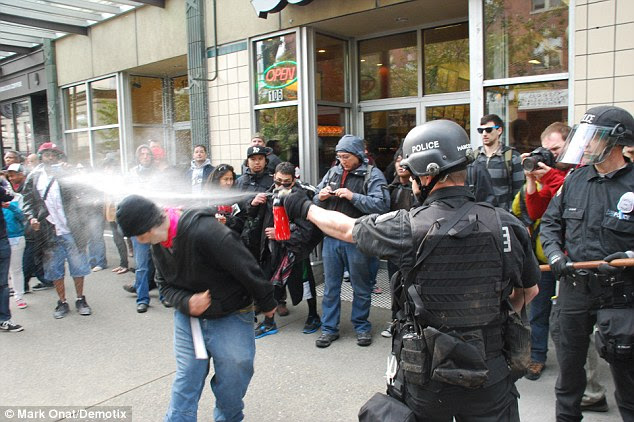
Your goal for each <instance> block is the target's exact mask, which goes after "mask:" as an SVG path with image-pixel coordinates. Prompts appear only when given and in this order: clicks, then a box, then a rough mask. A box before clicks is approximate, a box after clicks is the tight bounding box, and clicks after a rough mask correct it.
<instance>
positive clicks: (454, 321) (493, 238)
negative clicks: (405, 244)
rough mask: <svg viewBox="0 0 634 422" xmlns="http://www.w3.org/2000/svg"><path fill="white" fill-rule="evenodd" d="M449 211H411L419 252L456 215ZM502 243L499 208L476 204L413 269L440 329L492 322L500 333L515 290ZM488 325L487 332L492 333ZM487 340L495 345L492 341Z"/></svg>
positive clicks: (432, 208) (483, 325) (432, 319)
mask: <svg viewBox="0 0 634 422" xmlns="http://www.w3.org/2000/svg"><path fill="white" fill-rule="evenodd" d="M454 212H455V210H454ZM450 213H451V209H447V208H446V207H442V206H440V205H438V204H432V205H431V206H429V207H427V208H424V209H419V210H416V211H413V212H412V214H411V222H412V234H413V236H414V241H415V243H414V244H417V245H421V246H420V248H419V251H418V254H417V255H418V256H422V253H423V252H425V247H426V245H429V244H430V243H432V242H431V240H432V239H433V238H434V236H435V235H436V233H438V231H439V228H440V227H441V226H442V224H443V222H447V220H448V219H450V218H451V214H450ZM502 248H503V246H502V227H501V223H500V221H499V218H498V216H497V214H496V211H495V208H494V207H493V206H491V205H489V204H484V203H478V204H474V205H473V208H471V210H470V211H469V212H468V213H467V214H466V215H465V216H464V217H463V218H462V219H460V220H459V221H458V223H456V224H455V225H454V226H453V228H451V229H450V230H449V232H448V233H447V234H446V235H444V236H443V237H442V238H441V239H440V241H439V242H438V243H437V244H436V247H435V248H434V250H433V251H429V255H428V256H427V257H426V258H425V259H424V260H423V262H422V263H421V265H419V266H418V267H417V268H416V269H415V270H414V271H415V276H414V277H413V280H414V281H413V283H414V286H415V288H416V291H417V292H418V294H419V295H420V298H421V299H422V303H423V306H424V309H425V311H426V314H427V315H428V316H429V317H430V318H429V319H430V320H429V321H426V322H427V323H428V325H430V326H432V327H434V328H437V329H440V330H444V329H454V330H460V329H473V328H483V329H484V328H486V327H489V328H493V330H492V331H493V333H498V334H497V335H495V337H498V336H499V335H500V334H499V333H500V325H501V323H502V322H503V319H504V318H503V312H502V302H503V300H506V298H507V297H508V294H509V291H510V286H509V283H508V281H505V280H504V267H503V251H502ZM484 331H485V337H489V336H490V335H491V334H493V333H486V331H491V330H484ZM498 338H499V337H498ZM498 342H499V340H497V339H496V341H494V343H498ZM488 346H489V347H487V349H488V350H487V351H490V350H491V346H493V345H492V344H489V345H488ZM500 346H501V345H500ZM493 348H494V349H497V345H496V346H494V347H493Z"/></svg>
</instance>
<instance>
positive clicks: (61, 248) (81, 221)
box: [23, 142, 96, 319]
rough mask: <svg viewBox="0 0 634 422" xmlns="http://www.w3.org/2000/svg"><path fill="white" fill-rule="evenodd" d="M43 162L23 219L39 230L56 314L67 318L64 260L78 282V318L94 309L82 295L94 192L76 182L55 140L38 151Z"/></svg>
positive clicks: (27, 194)
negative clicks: (56, 296) (54, 298)
mask: <svg viewBox="0 0 634 422" xmlns="http://www.w3.org/2000/svg"><path fill="white" fill-rule="evenodd" d="M38 154H39V155H40V160H41V161H42V162H41V164H40V165H38V166H37V167H36V168H35V169H34V170H33V171H32V172H31V173H30V174H29V177H28V178H27V179H26V184H25V186H24V209H23V211H24V215H25V217H26V219H27V221H28V222H29V225H30V226H31V228H32V229H33V230H35V231H38V232H39V236H40V239H41V242H42V245H43V248H44V277H45V278H46V279H47V280H53V283H54V284H55V289H56V290H57V295H58V296H59V300H58V301H57V306H56V307H55V311H54V313H53V316H54V317H55V318H56V319H60V318H64V317H65V316H66V315H67V314H68V313H69V312H70V307H69V305H68V303H67V302H66V290H65V288H64V272H65V270H64V262H65V261H67V262H68V271H69V273H70V275H71V277H73V281H74V282H75V291H76V293H77V300H76V301H75V307H76V308H77V312H79V314H80V315H84V316H87V315H90V314H91V313H92V310H91V309H90V306H88V303H87V302H86V298H85V296H84V277H85V276H87V275H88V274H90V266H89V265H88V257H87V256H86V247H87V245H88V239H89V233H88V231H87V230H86V227H89V222H88V217H89V215H90V213H89V212H88V211H87V208H88V207H90V206H91V198H96V196H95V191H94V190H92V189H91V188H89V187H88V186H87V185H83V184H79V183H72V182H70V181H68V178H67V177H68V176H70V175H72V172H70V171H69V168H68V166H66V165H64V164H63V163H61V162H60V160H61V158H62V157H63V155H64V153H63V152H62V151H61V150H60V149H58V148H57V145H55V144H54V143H52V142H45V143H43V144H42V145H40V148H39V149H38Z"/></svg>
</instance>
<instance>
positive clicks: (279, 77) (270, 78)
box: [262, 60, 297, 89]
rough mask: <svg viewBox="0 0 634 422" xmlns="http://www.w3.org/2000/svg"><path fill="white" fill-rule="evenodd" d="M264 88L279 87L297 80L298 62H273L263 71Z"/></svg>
mask: <svg viewBox="0 0 634 422" xmlns="http://www.w3.org/2000/svg"><path fill="white" fill-rule="evenodd" d="M262 75H263V76H264V78H263V82H264V83H263V84H262V86H263V87H264V88H268V89H279V88H285V87H287V86H289V85H293V84H294V83H295V82H297V62H294V61H292V60H283V61H281V62H277V63H273V64H272V65H271V66H269V67H267V68H266V69H264V72H262Z"/></svg>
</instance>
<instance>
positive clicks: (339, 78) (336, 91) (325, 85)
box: [315, 34, 346, 103]
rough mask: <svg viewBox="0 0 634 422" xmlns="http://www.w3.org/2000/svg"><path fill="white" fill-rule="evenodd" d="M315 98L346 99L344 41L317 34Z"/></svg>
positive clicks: (328, 99)
mask: <svg viewBox="0 0 634 422" xmlns="http://www.w3.org/2000/svg"><path fill="white" fill-rule="evenodd" d="M315 47H316V50H317V53H316V55H315V62H316V63H315V64H316V71H315V72H316V73H315V98H316V99H317V101H319V100H323V101H335V102H340V103H343V102H345V101H346V88H345V76H346V75H345V65H344V60H345V56H346V54H345V53H346V42H345V41H343V40H339V39H337V38H332V37H328V36H326V35H321V34H317V35H316V36H315Z"/></svg>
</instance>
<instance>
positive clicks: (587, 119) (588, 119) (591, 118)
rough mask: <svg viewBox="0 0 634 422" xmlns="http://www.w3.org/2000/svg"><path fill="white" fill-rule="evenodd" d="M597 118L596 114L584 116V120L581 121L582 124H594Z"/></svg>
mask: <svg viewBox="0 0 634 422" xmlns="http://www.w3.org/2000/svg"><path fill="white" fill-rule="evenodd" d="M596 117H597V116H595V115H594V114H584V115H583V118H582V119H581V123H588V124H592V122H593V121H594V119H595V118H596Z"/></svg>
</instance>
